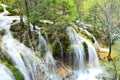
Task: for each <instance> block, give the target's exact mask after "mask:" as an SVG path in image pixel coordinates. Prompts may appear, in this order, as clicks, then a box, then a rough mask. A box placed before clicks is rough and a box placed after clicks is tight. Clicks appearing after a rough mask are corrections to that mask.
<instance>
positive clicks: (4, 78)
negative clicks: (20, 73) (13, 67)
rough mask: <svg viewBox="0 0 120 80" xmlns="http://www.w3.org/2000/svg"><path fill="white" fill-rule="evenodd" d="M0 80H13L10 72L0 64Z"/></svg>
mask: <svg viewBox="0 0 120 80" xmlns="http://www.w3.org/2000/svg"><path fill="white" fill-rule="evenodd" d="M0 80H15V79H14V77H13V74H12V72H11V71H10V70H9V69H8V68H7V67H5V66H4V65H2V64H1V63H0Z"/></svg>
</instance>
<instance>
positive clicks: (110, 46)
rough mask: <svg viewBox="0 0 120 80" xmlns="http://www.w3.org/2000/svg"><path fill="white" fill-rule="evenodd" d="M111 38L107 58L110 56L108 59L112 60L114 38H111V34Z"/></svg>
mask: <svg viewBox="0 0 120 80" xmlns="http://www.w3.org/2000/svg"><path fill="white" fill-rule="evenodd" d="M109 38H110V42H109V53H108V56H107V58H108V61H111V60H112V58H111V51H112V39H111V37H110V36H109Z"/></svg>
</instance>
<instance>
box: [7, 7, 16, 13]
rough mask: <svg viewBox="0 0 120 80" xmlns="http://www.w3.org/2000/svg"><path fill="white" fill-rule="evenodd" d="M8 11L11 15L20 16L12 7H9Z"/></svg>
mask: <svg viewBox="0 0 120 80" xmlns="http://www.w3.org/2000/svg"><path fill="white" fill-rule="evenodd" d="M6 9H7V10H8V11H9V13H10V15H18V12H17V11H16V10H15V9H12V8H11V7H9V6H8V7H7V8H6Z"/></svg>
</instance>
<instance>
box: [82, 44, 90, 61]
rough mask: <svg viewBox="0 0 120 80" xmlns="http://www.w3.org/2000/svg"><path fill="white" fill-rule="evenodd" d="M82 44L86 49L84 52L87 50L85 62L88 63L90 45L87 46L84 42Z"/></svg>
mask: <svg viewBox="0 0 120 80" xmlns="http://www.w3.org/2000/svg"><path fill="white" fill-rule="evenodd" d="M82 44H83V47H84V50H85V56H86V57H85V58H86V59H85V60H86V62H88V61H89V53H88V45H87V43H86V42H83V43H82Z"/></svg>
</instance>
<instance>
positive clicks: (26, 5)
mask: <svg viewBox="0 0 120 80" xmlns="http://www.w3.org/2000/svg"><path fill="white" fill-rule="evenodd" d="M24 1H25V8H26V16H27V18H29V8H28V3H27V0H24ZM28 27H29V34H30V36H31V30H30V25H29V23H28Z"/></svg>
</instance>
